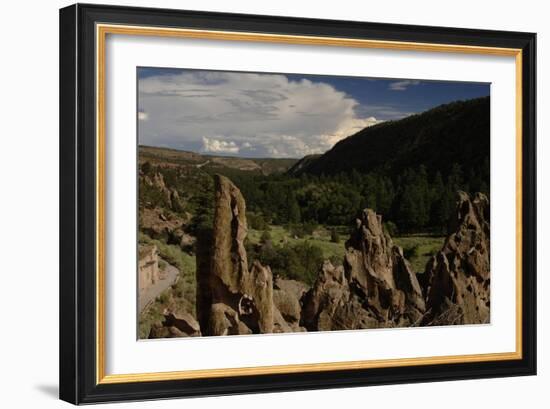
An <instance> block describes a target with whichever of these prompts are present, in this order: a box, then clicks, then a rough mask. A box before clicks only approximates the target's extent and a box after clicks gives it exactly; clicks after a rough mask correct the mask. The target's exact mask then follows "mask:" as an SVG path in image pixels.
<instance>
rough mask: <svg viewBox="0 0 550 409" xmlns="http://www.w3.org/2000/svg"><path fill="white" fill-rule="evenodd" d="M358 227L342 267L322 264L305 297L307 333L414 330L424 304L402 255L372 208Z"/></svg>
mask: <svg viewBox="0 0 550 409" xmlns="http://www.w3.org/2000/svg"><path fill="white" fill-rule="evenodd" d="M356 224H357V225H356V229H355V230H354V232H353V233H352V234H351V237H350V239H349V240H348V241H347V242H346V255H345V258H344V265H343V267H334V266H333V265H332V264H330V263H328V262H325V264H324V266H323V268H322V270H321V272H320V274H319V277H318V278H317V280H316V282H315V284H314V286H313V288H312V289H311V290H310V291H309V293H308V294H307V295H306V298H305V301H304V310H303V314H302V319H303V322H304V325H305V326H306V328H307V329H308V330H310V331H327V330H336V329H357V328H378V327H394V326H412V325H417V324H418V323H419V322H420V320H421V319H422V316H423V314H424V312H425V303H424V299H423V296H422V290H421V288H420V285H419V283H418V280H417V278H416V275H415V274H414V272H413V271H412V269H411V266H410V264H409V262H408V261H407V260H406V259H405V258H404V257H403V250H402V249H401V248H400V247H398V246H395V245H394V244H393V242H392V240H391V237H390V236H389V235H388V234H387V233H385V232H384V230H383V227H382V218H381V216H379V215H377V214H376V213H375V212H374V211H372V210H371V209H365V210H364V211H363V212H362V214H361V217H360V218H359V219H357V222H356Z"/></svg>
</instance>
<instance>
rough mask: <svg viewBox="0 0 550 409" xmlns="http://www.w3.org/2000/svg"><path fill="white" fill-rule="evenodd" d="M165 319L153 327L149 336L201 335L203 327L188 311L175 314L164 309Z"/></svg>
mask: <svg viewBox="0 0 550 409" xmlns="http://www.w3.org/2000/svg"><path fill="white" fill-rule="evenodd" d="M163 315H164V321H163V322H162V323H160V324H159V323H157V324H155V325H153V326H152V327H151V331H150V332H149V338H150V339H153V338H182V337H200V336H201V329H200V326H199V323H198V322H197V320H195V318H194V317H193V316H192V315H191V314H189V313H187V312H181V311H180V312H178V313H177V315H175V314H174V313H173V312H172V311H171V310H168V309H166V310H164V313H163Z"/></svg>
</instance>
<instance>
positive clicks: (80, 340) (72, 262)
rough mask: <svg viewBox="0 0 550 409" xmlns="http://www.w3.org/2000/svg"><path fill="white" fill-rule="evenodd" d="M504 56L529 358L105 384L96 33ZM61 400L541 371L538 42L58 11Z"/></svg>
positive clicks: (406, 28)
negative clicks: (215, 33)
mask: <svg viewBox="0 0 550 409" xmlns="http://www.w3.org/2000/svg"><path fill="white" fill-rule="evenodd" d="M97 23H112V24H125V25H140V26H156V27H175V28H178V27H185V28H194V29H208V30H220V31H233V32H255V33H271V34H284V35H297V36H316V37H331V38H353V39H370V40H384V41H397V42H401V41H405V42H409V43H411V42H412V43H431V44H449V45H464V46H483V47H502V48H515V49H520V50H521V52H522V57H523V58H522V80H523V85H522V90H521V94H522V106H521V108H522V115H523V121H522V135H523V139H522V182H523V191H522V194H523V197H522V226H523V228H522V235H523V236H522V239H523V240H522V254H523V258H522V282H523V286H522V297H521V307H522V329H521V331H522V344H521V345H522V351H521V352H522V353H521V359H515V360H503V361H488V362H469V363H446V364H435V365H414V366H400V367H385V368H369V369H349V370H334V371H321V372H304V373H292V374H264V375H253V376H231V377H214V378H206V379H185V380H162V381H146V382H139V383H136V382H121V383H110V384H101V383H98V382H97V371H98V368H97V355H96V354H97V350H96V341H97V339H96V337H97V333H96V322H97V305H96V300H97V298H96V295H97V294H96V291H97V289H96V288H97V287H96V267H97V265H96V263H97V254H96V240H97V234H96V228H95V226H96V199H97V191H96V183H95V180H96V177H97V174H96V154H97V149H96V148H97V147H96V72H95V59H96V31H95V30H96V24H97ZM59 46H60V317H59V319H60V334H59V335H60V364H59V365H60V379H59V382H60V392H59V394H60V398H61V399H62V400H65V401H67V402H71V403H74V404H83V403H95V402H106V401H125V400H146V399H159V398H174V397H190V396H199V395H223V394H230V393H231V394H239V393H252V392H274V391H291V390H308V389H318V388H339V387H352V386H367V385H383V384H398V383H412V382H428V381H430V382H431V381H444V380H458V379H472V378H489V377H504V376H520V375H534V374H536V157H535V148H536V147H535V132H536V95H535V79H536V34H533V33H523V32H506V31H487V30H472V29H459V28H443V27H423V26H412V25H397V24H380V23H363V22H350V21H332V20H318V19H304V18H289V17H273V16H257V15H244V14H226V13H211V12H200V11H180V10H166V9H149V8H134V7H116V6H101V5H86V4H77V5H72V6H69V7H66V8H63V9H61V10H60V43H59Z"/></svg>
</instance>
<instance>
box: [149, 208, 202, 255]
mask: <svg viewBox="0 0 550 409" xmlns="http://www.w3.org/2000/svg"><path fill="white" fill-rule="evenodd" d="M165 213H166V212H164V211H163V210H162V209H160V208H158V207H155V208H153V209H150V208H147V207H146V208H143V209H142V210H141V211H140V218H139V228H140V231H142V232H144V233H145V234H147V235H148V236H149V237H151V238H152V239H157V240H162V241H165V242H167V243H168V244H175V245H178V246H180V247H181V248H182V249H185V250H189V248H191V247H192V245H193V244H194V242H195V238H194V237H192V236H190V235H189V234H187V233H185V231H184V228H185V225H186V223H188V222H189V218H188V217H187V216H186V215H185V214H184V215H183V217H182V215H181V214H178V215H176V214H174V213H171V214H165Z"/></svg>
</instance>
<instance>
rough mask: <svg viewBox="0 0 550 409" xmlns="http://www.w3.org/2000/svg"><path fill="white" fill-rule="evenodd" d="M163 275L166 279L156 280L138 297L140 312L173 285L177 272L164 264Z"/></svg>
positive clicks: (172, 267)
mask: <svg viewBox="0 0 550 409" xmlns="http://www.w3.org/2000/svg"><path fill="white" fill-rule="evenodd" d="M164 274H165V275H166V277H165V278H164V279H163V280H158V281H157V282H156V283H155V284H153V285H152V286H151V287H149V288H148V289H147V290H145V291H144V292H143V293H142V294H140V295H139V311H140V312H141V311H143V309H144V308H145V307H146V306H147V304H149V302H151V301H153V300H154V299H155V298H156V297H157V296H159V295H160V293H162V292H163V291H164V290H166V289H167V288H168V287H169V286H171V285H172V284H174V282H175V281H176V278H177V277H178V275H179V270H178V269H177V268H176V267H174V266H173V265H171V264H168V263H166V267H165V268H164Z"/></svg>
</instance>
